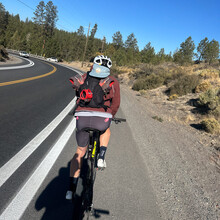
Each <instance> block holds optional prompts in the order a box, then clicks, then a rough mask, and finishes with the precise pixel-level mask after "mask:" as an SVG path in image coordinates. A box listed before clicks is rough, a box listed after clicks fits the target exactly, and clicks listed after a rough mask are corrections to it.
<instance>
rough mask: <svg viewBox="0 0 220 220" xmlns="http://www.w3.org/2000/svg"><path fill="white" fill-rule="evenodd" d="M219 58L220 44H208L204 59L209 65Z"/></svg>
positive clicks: (214, 41)
mask: <svg viewBox="0 0 220 220" xmlns="http://www.w3.org/2000/svg"><path fill="white" fill-rule="evenodd" d="M218 57H219V42H218V41H216V40H214V39H213V40H212V41H210V42H209V43H208V45H207V47H206V49H205V52H204V59H205V60H206V61H207V62H208V63H209V64H211V63H213V62H214V61H215V60H216V59H217V58H218Z"/></svg>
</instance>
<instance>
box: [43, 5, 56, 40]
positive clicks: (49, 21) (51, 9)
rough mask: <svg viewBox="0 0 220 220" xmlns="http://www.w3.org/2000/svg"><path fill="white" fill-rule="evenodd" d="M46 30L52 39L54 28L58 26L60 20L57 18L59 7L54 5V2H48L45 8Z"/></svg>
mask: <svg viewBox="0 0 220 220" xmlns="http://www.w3.org/2000/svg"><path fill="white" fill-rule="evenodd" d="M45 10H46V12H45V30H46V33H47V36H49V37H51V36H53V33H54V28H55V26H56V22H57V20H58V16H57V13H58V11H57V6H55V5H54V4H53V2H52V1H49V2H47V4H46V6H45Z"/></svg>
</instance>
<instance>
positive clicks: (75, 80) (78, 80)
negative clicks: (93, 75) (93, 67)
mask: <svg viewBox="0 0 220 220" xmlns="http://www.w3.org/2000/svg"><path fill="white" fill-rule="evenodd" d="M86 77H87V74H86V73H85V74H83V75H80V74H76V75H75V76H73V77H71V78H70V79H69V80H70V82H71V83H72V86H73V88H74V89H76V90H78V89H79V87H80V86H81V85H82V84H83V83H84V81H85V79H86Z"/></svg>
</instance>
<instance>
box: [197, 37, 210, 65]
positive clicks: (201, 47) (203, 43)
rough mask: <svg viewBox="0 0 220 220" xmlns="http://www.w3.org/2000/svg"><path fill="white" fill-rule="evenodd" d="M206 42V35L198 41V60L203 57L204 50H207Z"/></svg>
mask: <svg viewBox="0 0 220 220" xmlns="http://www.w3.org/2000/svg"><path fill="white" fill-rule="evenodd" d="M208 44H209V40H208V38H207V37H206V38H204V39H203V40H201V41H200V43H199V45H198V47H197V52H198V54H199V61H201V60H202V59H204V58H205V51H206V50H207V47H208Z"/></svg>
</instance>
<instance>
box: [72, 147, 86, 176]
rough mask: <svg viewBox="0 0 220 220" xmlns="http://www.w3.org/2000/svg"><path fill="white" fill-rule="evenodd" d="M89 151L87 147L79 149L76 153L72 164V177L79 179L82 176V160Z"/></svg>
mask: <svg viewBox="0 0 220 220" xmlns="http://www.w3.org/2000/svg"><path fill="white" fill-rule="evenodd" d="M86 150H87V146H86V147H80V146H78V147H77V150H76V153H75V155H74V156H73V158H72V160H71V163H70V177H74V178H78V177H79V174H80V169H81V166H82V158H83V157H84V155H85V153H86Z"/></svg>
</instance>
